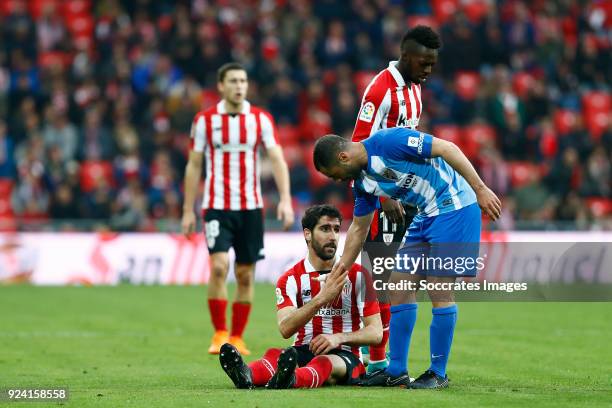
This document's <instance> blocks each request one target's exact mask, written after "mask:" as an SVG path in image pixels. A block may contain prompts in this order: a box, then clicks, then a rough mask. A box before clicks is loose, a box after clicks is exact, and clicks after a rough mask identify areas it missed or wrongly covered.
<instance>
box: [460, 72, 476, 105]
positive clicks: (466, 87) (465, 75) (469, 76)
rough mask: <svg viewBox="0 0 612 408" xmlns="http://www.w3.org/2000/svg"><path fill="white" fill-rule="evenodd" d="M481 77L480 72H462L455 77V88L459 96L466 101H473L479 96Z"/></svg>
mask: <svg viewBox="0 0 612 408" xmlns="http://www.w3.org/2000/svg"><path fill="white" fill-rule="evenodd" d="M479 85H480V75H479V74H478V72H473V71H462V72H457V74H456V75H455V87H456V89H457V94H458V95H459V96H460V97H461V98H462V99H465V100H468V101H471V100H473V99H474V98H476V95H477V94H478V86H479Z"/></svg>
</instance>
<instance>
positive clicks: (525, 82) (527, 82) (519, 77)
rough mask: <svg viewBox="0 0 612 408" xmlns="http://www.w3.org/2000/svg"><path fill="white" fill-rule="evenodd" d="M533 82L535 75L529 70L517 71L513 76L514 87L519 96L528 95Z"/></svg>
mask: <svg viewBox="0 0 612 408" xmlns="http://www.w3.org/2000/svg"><path fill="white" fill-rule="evenodd" d="M532 83H533V76H532V75H531V74H529V73H528V72H517V73H516V74H514V76H513V77H512V87H513V89H514V92H516V94H517V95H518V97H519V98H524V97H525V96H527V92H528V91H529V89H530V88H531V86H532Z"/></svg>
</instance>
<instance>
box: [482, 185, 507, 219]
mask: <svg viewBox="0 0 612 408" xmlns="http://www.w3.org/2000/svg"><path fill="white" fill-rule="evenodd" d="M476 198H477V199H478V205H479V206H480V209H481V210H482V211H483V212H484V213H485V214H487V215H488V216H489V218H491V219H492V220H493V221H495V220H497V219H498V218H499V217H500V216H501V201H500V200H499V198H498V197H497V196H496V195H495V193H494V192H493V191H491V189H490V188H489V187H487V186H482V187H481V188H479V189H478V190H477V191H476Z"/></svg>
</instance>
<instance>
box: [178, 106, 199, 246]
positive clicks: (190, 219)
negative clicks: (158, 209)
mask: <svg viewBox="0 0 612 408" xmlns="http://www.w3.org/2000/svg"><path fill="white" fill-rule="evenodd" d="M204 126H205V123H204V118H203V117H201V116H200V117H198V118H197V119H196V120H195V121H194V123H193V124H192V126H191V133H190V137H191V145H192V148H191V150H190V151H189V159H188V160H187V166H185V180H184V190H185V198H184V201H183V219H182V220H181V229H182V231H183V234H185V236H187V237H189V236H190V235H191V234H192V233H193V232H195V226H196V215H195V212H194V208H193V206H194V204H195V199H196V195H197V194H198V186H199V185H200V178H201V176H202V163H203V161H204V153H203V151H204V144H205V142H204V140H205V135H204V132H205V130H204Z"/></svg>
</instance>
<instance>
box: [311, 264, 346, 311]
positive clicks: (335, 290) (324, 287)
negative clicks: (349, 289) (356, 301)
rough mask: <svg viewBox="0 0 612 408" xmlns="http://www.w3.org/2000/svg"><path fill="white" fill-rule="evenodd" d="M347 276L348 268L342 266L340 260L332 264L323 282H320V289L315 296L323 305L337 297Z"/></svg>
mask: <svg viewBox="0 0 612 408" xmlns="http://www.w3.org/2000/svg"><path fill="white" fill-rule="evenodd" d="M347 276H348V270H347V269H346V268H345V267H344V264H343V263H342V262H338V263H337V264H335V265H334V266H333V268H332V270H331V272H330V273H329V275H327V277H326V279H325V282H324V283H323V282H321V291H320V292H319V294H318V295H317V296H316V297H317V298H318V299H319V300H320V301H321V303H322V304H323V305H326V304H329V303H331V302H333V300H334V299H336V297H338V295H339V294H340V291H341V290H342V288H343V287H344V284H345V283H346V277H347Z"/></svg>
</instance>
